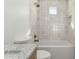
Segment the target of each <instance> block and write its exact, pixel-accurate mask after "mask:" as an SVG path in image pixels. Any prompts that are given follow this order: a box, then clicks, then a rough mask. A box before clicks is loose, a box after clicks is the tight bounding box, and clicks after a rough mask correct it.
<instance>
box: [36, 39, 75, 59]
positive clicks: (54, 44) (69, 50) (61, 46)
mask: <svg viewBox="0 0 79 59" xmlns="http://www.w3.org/2000/svg"><path fill="white" fill-rule="evenodd" d="M37 45H38V50H46V51H49V52H50V53H51V59H75V55H74V54H75V53H74V52H75V51H74V49H75V48H74V46H73V45H72V44H71V43H69V42H68V41H65V40H40V41H39V43H37Z"/></svg>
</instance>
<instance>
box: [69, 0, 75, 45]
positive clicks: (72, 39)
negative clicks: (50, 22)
mask: <svg viewBox="0 0 79 59" xmlns="http://www.w3.org/2000/svg"><path fill="white" fill-rule="evenodd" d="M68 15H69V16H71V17H70V20H71V24H70V28H69V31H68V38H69V41H70V42H71V43H73V44H75V0H69V1H68Z"/></svg>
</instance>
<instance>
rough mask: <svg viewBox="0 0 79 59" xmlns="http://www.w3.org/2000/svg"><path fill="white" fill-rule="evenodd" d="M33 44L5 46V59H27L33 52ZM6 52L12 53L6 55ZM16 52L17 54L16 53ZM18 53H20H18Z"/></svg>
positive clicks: (34, 46)
mask: <svg viewBox="0 0 79 59" xmlns="http://www.w3.org/2000/svg"><path fill="white" fill-rule="evenodd" d="M35 49H36V45H35V44H6V45H5V49H4V50H5V55H4V56H5V57H4V58H5V59H29V57H30V56H31V55H32V53H33V52H34V51H35ZM6 51H13V52H12V53H6ZM16 51H18V52H16ZM19 51H20V52H19Z"/></svg>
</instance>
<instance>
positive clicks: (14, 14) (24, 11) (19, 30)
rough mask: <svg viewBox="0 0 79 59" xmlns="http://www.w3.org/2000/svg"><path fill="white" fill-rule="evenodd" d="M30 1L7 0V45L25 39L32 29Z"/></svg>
mask: <svg viewBox="0 0 79 59" xmlns="http://www.w3.org/2000/svg"><path fill="white" fill-rule="evenodd" d="M29 1H30V0H5V43H12V42H13V41H14V40H20V39H24V35H25V34H26V32H27V31H28V29H29V28H30V24H29Z"/></svg>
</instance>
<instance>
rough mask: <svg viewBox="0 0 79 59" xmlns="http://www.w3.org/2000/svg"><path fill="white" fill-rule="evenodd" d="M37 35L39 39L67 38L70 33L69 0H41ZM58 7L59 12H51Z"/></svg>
mask: <svg viewBox="0 0 79 59" xmlns="http://www.w3.org/2000/svg"><path fill="white" fill-rule="evenodd" d="M39 4H40V7H39V8H38V9H39V10H38V12H37V13H38V18H37V26H36V28H37V32H38V33H37V36H38V38H39V39H52V40H66V39H67V35H68V28H69V27H68V26H69V25H68V24H69V22H70V20H68V0H39ZM50 7H56V8H57V14H56V15H51V14H49V8H50Z"/></svg>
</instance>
